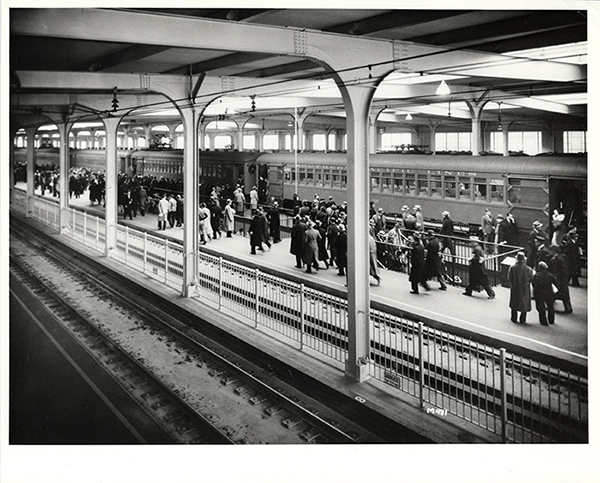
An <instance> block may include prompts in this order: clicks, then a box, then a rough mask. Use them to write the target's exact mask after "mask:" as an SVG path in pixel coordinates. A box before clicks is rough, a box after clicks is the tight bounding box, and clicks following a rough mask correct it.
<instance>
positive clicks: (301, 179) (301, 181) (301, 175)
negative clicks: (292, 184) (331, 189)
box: [298, 166, 306, 186]
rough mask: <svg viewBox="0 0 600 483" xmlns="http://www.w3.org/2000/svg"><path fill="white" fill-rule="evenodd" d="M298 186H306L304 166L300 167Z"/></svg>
mask: <svg viewBox="0 0 600 483" xmlns="http://www.w3.org/2000/svg"><path fill="white" fill-rule="evenodd" d="M298 185H303V186H305V185H306V168H305V167H304V166H300V167H298Z"/></svg>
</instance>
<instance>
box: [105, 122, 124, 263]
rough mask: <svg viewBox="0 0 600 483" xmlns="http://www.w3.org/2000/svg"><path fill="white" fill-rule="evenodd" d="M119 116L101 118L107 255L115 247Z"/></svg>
mask: <svg viewBox="0 0 600 483" xmlns="http://www.w3.org/2000/svg"><path fill="white" fill-rule="evenodd" d="M120 121H121V119H120V118H115V117H109V118H105V119H103V122H104V127H105V128H106V191H105V195H104V199H105V206H106V208H105V212H104V213H105V214H104V220H105V236H106V249H105V252H104V254H105V255H106V256H109V254H110V251H111V250H113V249H114V248H116V247H117V194H118V188H119V187H118V185H117V130H118V128H119V122H120Z"/></svg>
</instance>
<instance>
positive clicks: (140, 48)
mask: <svg viewBox="0 0 600 483" xmlns="http://www.w3.org/2000/svg"><path fill="white" fill-rule="evenodd" d="M168 49H169V47H163V46H160V45H132V46H131V47H128V48H126V49H124V50H121V51H119V52H115V53H114V54H111V55H107V56H106V57H103V58H102V59H99V60H97V61H95V62H93V63H92V64H91V65H90V66H89V67H87V69H86V70H87V71H88V72H100V71H103V70H107V69H110V68H111V67H114V66H115V65H119V64H124V63H125V62H134V61H136V60H140V59H144V58H146V57H150V56H151V55H154V54H158V53H160V52H164V51H165V50H168Z"/></svg>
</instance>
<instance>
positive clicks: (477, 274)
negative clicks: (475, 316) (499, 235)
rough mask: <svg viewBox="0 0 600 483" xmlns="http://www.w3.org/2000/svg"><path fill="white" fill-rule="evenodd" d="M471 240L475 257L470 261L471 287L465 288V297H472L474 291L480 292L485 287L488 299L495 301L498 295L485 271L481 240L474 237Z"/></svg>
mask: <svg viewBox="0 0 600 483" xmlns="http://www.w3.org/2000/svg"><path fill="white" fill-rule="evenodd" d="M470 239H471V247H472V250H473V256H472V257H471V260H470V261H469V285H467V287H466V288H465V291H464V292H463V295H467V296H469V297H470V296H471V295H472V294H473V290H477V291H480V287H483V289H484V290H485V291H486V293H487V294H488V299H493V298H494V297H495V296H496V294H495V292H494V291H493V290H492V286H491V285H490V281H489V280H488V276H487V271H486V269H485V254H484V253H483V249H482V248H481V245H480V244H479V239H478V238H477V237H476V236H472V237H470Z"/></svg>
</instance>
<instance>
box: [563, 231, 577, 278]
mask: <svg viewBox="0 0 600 483" xmlns="http://www.w3.org/2000/svg"><path fill="white" fill-rule="evenodd" d="M564 241H565V248H564V249H565V257H566V259H567V268H568V277H569V281H571V283H572V285H573V287H579V276H580V274H581V248H579V235H578V234H577V228H573V229H571V230H570V231H569V232H568V233H567V234H566V235H565V237H564Z"/></svg>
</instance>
